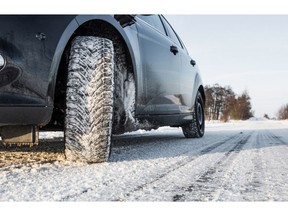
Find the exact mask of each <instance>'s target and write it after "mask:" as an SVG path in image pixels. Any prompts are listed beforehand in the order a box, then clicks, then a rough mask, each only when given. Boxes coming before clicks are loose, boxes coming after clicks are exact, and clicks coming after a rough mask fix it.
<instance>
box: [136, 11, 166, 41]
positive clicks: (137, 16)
mask: <svg viewBox="0 0 288 216" xmlns="http://www.w3.org/2000/svg"><path fill="white" fill-rule="evenodd" d="M151 15H156V14H149V15H145V14H144V15H142V14H139V15H136V18H137V19H139V20H140V21H141V22H143V23H145V24H146V25H148V26H149V27H151V28H153V29H155V30H156V31H158V32H159V33H161V34H162V35H164V36H166V37H167V36H168V31H167V29H166V27H165V25H164V23H163V21H162V19H161V17H160V16H159V15H158V14H157V15H156V16H158V18H159V20H160V22H161V24H162V26H163V29H164V32H165V33H163V32H162V31H161V30H159V29H157V28H156V27H155V26H153V25H151V24H150V23H148V22H146V21H145V20H143V19H141V17H139V16H151Z"/></svg>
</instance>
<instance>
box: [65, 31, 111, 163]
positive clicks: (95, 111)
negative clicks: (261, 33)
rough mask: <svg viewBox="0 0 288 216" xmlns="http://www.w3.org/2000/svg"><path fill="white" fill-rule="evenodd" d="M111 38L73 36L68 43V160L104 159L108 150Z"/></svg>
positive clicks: (100, 160)
mask: <svg viewBox="0 0 288 216" xmlns="http://www.w3.org/2000/svg"><path fill="white" fill-rule="evenodd" d="M113 91H114V50H113V44H112V41H110V40H108V39H105V38H99V37H92V36H80V37H76V38H75V39H74V40H73V42H72V45H71V51H70V58H69V66H68V81H67V93H66V116H65V154H66V158H67V159H68V160H72V161H83V162H89V163H94V162H105V161H107V160H108V157H109V154H110V142H111V133H112V117H113Z"/></svg>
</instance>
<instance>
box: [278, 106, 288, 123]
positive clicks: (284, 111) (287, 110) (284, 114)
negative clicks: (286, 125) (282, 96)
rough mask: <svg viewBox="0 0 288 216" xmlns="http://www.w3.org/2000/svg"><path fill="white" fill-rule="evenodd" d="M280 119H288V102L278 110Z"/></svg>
mask: <svg viewBox="0 0 288 216" xmlns="http://www.w3.org/2000/svg"><path fill="white" fill-rule="evenodd" d="M277 115H278V119H280V120H284V119H288V104H286V105H283V106H282V107H281V108H280V109H279V110H278V113H277Z"/></svg>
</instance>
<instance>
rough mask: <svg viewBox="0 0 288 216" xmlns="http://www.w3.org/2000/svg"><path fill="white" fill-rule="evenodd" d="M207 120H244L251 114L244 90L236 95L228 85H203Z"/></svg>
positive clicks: (248, 99) (246, 93) (248, 97)
mask: <svg viewBox="0 0 288 216" xmlns="http://www.w3.org/2000/svg"><path fill="white" fill-rule="evenodd" d="M205 94H206V108H205V115H206V119H207V120H219V119H220V120H223V121H225V122H226V121H228V120H229V119H239V120H245V119H248V118H250V117H252V116H253V113H252V111H251V103H250V96H249V94H248V92H247V91H244V92H243V93H242V94H241V95H240V96H237V95H236V94H235V93H234V92H233V90H232V88H231V87H230V86H225V87H222V86H220V85H219V84H214V85H213V86H212V87H211V86H205Z"/></svg>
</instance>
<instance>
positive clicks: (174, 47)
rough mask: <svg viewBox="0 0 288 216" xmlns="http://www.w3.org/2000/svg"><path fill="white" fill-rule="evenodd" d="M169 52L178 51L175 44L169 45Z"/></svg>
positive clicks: (174, 52)
mask: <svg viewBox="0 0 288 216" xmlns="http://www.w3.org/2000/svg"><path fill="white" fill-rule="evenodd" d="M170 52H172V53H173V54H174V55H176V54H177V53H178V48H177V47H176V46H173V45H172V46H170Z"/></svg>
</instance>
